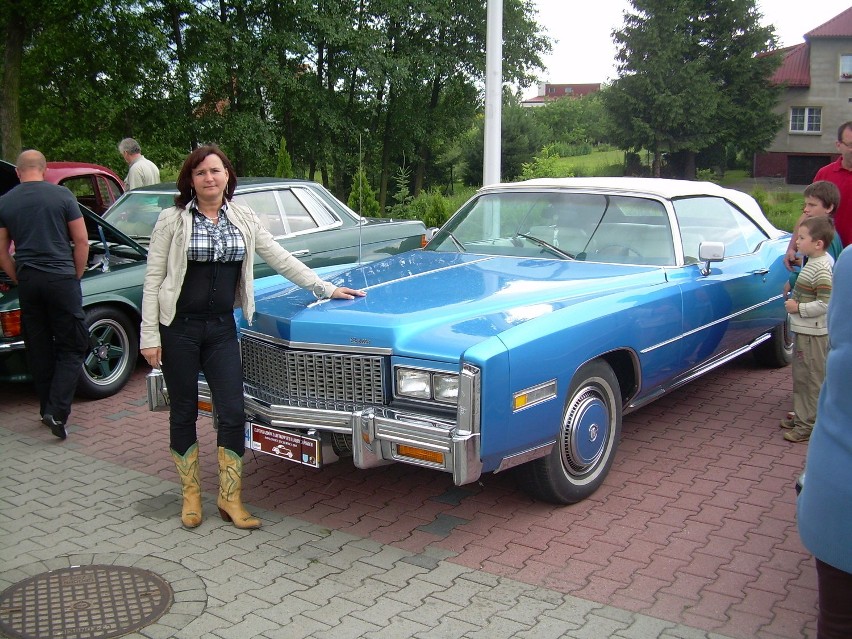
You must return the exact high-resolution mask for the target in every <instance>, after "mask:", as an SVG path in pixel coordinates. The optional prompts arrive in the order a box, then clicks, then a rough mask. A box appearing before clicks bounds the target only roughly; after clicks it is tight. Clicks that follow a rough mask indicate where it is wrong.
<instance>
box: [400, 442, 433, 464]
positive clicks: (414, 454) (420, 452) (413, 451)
mask: <svg viewBox="0 0 852 639" xmlns="http://www.w3.org/2000/svg"><path fill="white" fill-rule="evenodd" d="M396 452H397V454H399V455H402V456H403V457H410V458H411V459H419V460H420V461H427V462H432V463H433V464H441V465H442V466H443V465H444V453H439V452H436V451H434V450H426V449H425V448H415V447H414V446H406V445H404V444H400V445H399V446H397V447H396Z"/></svg>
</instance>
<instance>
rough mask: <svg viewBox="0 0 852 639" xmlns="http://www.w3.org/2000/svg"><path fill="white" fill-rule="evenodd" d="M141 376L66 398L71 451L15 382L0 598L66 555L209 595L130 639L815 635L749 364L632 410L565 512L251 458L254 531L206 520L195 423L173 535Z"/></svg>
mask: <svg viewBox="0 0 852 639" xmlns="http://www.w3.org/2000/svg"><path fill="white" fill-rule="evenodd" d="M145 372H146V371H145V370H144V369H143V368H142V367H140V368H139V369H138V370H137V371H136V373H135V374H134V377H133V379H132V380H131V382H130V383H129V384H128V386H127V387H126V388H125V389H124V390H123V391H122V392H121V393H120V394H118V395H117V396H115V397H112V398H109V399H106V400H100V401H91V402H85V401H79V402H77V403H76V404H75V406H74V411H73V414H72V417H71V421H70V424H69V437H68V439H67V440H66V441H65V442H60V441H59V440H57V439H56V438H54V437H53V436H52V435H51V434H50V433H49V431H48V430H47V429H46V428H44V427H43V426H41V425H40V423H39V422H38V410H37V406H38V403H37V401H36V400H35V397H34V394H33V393H32V390H31V389H30V388H29V387H28V386H27V385H5V386H3V387H2V388H0V442H2V450H3V458H4V464H3V467H2V470H0V590H2V589H3V588H6V587H7V586H9V585H11V584H13V583H16V582H17V581H19V580H20V579H23V578H24V577H23V576H24V575H27V574H34V573H35V572H37V571H38V570H40V569H44V568H45V566H52V567H58V566H64V565H71V564H69V563H68V562H72V561H75V560H78V559H79V557H81V556H82V557H84V558H85V557H92V556H94V555H97V556H98V557H101V558H103V557H107V558H110V561H114V562H116V563H118V562H126V561H128V558H131V559H133V560H134V561H138V560H139V557H140V556H141V557H145V558H146V560H148V561H160V562H166V564H163V565H167V564H169V563H173V564H174V566H175V571H176V572H175V574H182V573H180V571H184V573H186V572H188V573H189V574H190V575H193V576H195V578H197V579H200V581H201V583H202V584H203V588H204V590H205V592H206V597H207V599H206V602H205V605H204V606H203V611H201V612H199V610H198V606H197V605H195V604H194V603H193V604H192V605H188V607H185V609H186V610H188V611H190V612H189V613H187V614H183V613H179V612H177V613H172V614H170V615H167V616H166V617H164V618H163V619H164V620H165V622H163V620H161V622H163V623H158V624H156V625H154V626H149V628H147V629H143V630H141V631H140V634H139V635H138V636H150V637H168V636H174V637H238V636H264V637H288V638H289V637H323V638H326V637H370V638H372V637H376V638H379V637H399V638H402V637H471V638H473V637H489V639H493V638H495V637H504V636H505V637H536V638H539V637H577V638H580V637H610V636H612V637H623V638H634V637H635V638H642V639H645V638H652V637H667V638H668V637H682V638H684V639H686V638H691V637H714V638H721V637H732V638H736V639H746V638H748V639H751V638H753V637H754V638H759V639H793V638H801V637H814V636H815V635H816V632H815V618H816V598H817V593H816V575H815V569H814V565H813V558H812V557H811V556H810V555H809V553H808V552H807V551H806V550H805V549H804V548H803V546H802V544H801V542H800V540H799V538H798V533H797V530H796V523H795V516H796V509H795V490H794V482H795V478H796V477H797V476H798V474H799V473H800V472H801V471H802V468H803V466H804V457H805V452H806V445H804V444H790V443H788V442H785V441H784V440H783V438H782V437H781V434H782V433H781V429H780V428H778V421H779V420H780V419H781V417H783V415H784V413H785V412H786V411H787V410H788V409H789V404H790V397H791V391H792V382H791V378H790V371H789V369H780V370H765V369H759V368H756V367H754V366H753V365H752V364H751V360H750V359H747V358H743V359H741V360H738V361H736V362H734V363H732V364H729V365H728V366H726V367H724V368H722V369H720V370H719V371H717V372H714V373H712V374H711V375H708V376H706V377H704V378H702V379H700V380H698V381H696V382H694V383H692V384H691V385H689V386H687V387H685V388H683V389H681V390H679V391H677V392H676V393H673V394H672V395H670V396H668V397H665V398H663V399H661V400H659V401H657V402H655V403H654V404H651V405H650V406H647V407H645V408H644V409H642V410H640V411H638V412H636V413H633V414H631V415H629V416H627V417H625V421H624V428H623V433H622V442H621V444H620V447H619V452H618V456H617V458H616V460H615V463H614V464H613V467H612V471H611V472H610V474H609V476H608V477H607V480H606V482H605V484H604V486H603V487H602V488H601V489H600V490H599V491H598V492H597V493H596V494H595V495H593V496H592V498H590V499H587V500H586V501H584V502H582V503H579V504H576V505H573V506H568V507H559V506H554V505H551V504H544V503H540V502H536V501H534V500H533V499H531V498H529V497H528V496H527V495H526V494H525V493H523V492H521V491H520V490H519V489H518V488H517V487H516V486H515V483H514V481H513V477H512V475H511V473H506V474H500V475H487V476H485V477H483V478H482V479H481V481H480V482H478V483H476V484H473V485H469V486H460V487H455V486H453V484H452V481H451V478H450V477H449V476H448V475H444V474H438V473H434V472H430V471H426V470H423V469H418V468H413V467H409V466H402V465H394V466H386V467H382V468H378V469H372V470H367V471H363V470H358V469H355V468H354V467H353V466H352V463H351V461H350V460H346V459H344V460H341V461H340V462H339V463H337V464H333V465H330V466H328V467H326V468H324V469H322V470H321V471H316V470H312V469H307V468H304V467H299V466H291V465H288V464H287V463H286V462H283V461H280V460H277V459H275V458H272V457H268V456H263V455H261V456H258V457H256V458H254V456H253V454H252V453H247V455H246V457H245V467H246V477H245V484H244V485H245V492H244V499H245V501H246V502H247V503H248V504H250V506H251V508H253V509H254V510H255V511H257V512H258V513H259V514H260V516H262V518H263V520H264V524H265V525H264V527H263V528H262V529H261V530H259V531H254V532H247V531H238V530H236V529H234V528H233V527H232V526H230V525H228V524H224V522H222V521H221V520H220V519H219V518H218V517H217V516H215V515H216V510H215V490H216V450H215V437H214V433H213V431H212V428H211V427H210V422H209V420H207V419H204V418H202V419H200V420H199V435H200V447H201V468H202V483H203V488H204V491H205V500H204V507H205V516H206V519H205V521H204V523H203V524H202V525H201V527H199V528H197V529H195V530H193V531H187V530H183V529H182V528H181V527H180V521H179V511H180V505H179V500H178V494H179V489H178V486H177V478H176V475H175V471H174V467H173V465H172V462H171V459H170V458H169V455H168V452H167V448H168V437H167V430H168V425H167V415H166V414H165V413H150V412H148V411H147V408H146V406H145V400H144V398H145V389H144V375H145ZM48 569H50V568H48ZM180 581H181V582H184V588H183V590H186V591H187V592H189V591H191V592H192V593H197V592H198V584H197V583H195V582H193V580H192V579H188V578H182V579H181V580H180ZM190 582H192V583H190ZM183 590H179V591H178V592H183ZM192 596H193V597H195V594H193V595H192ZM169 624H171V625H169ZM247 633H250V634H248V635H247Z"/></svg>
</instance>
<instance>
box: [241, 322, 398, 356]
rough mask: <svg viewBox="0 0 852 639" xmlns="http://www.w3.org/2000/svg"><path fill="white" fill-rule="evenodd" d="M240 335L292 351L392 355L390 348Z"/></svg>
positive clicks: (248, 332)
mask: <svg viewBox="0 0 852 639" xmlns="http://www.w3.org/2000/svg"><path fill="white" fill-rule="evenodd" d="M240 335H245V336H246V337H250V338H252V339H256V340H258V341H260V342H268V343H270V344H279V345H282V346H286V347H287V348H292V349H294V350H311V351H331V352H339V351H343V352H345V353H356V354H358V355H393V349H390V348H370V347H366V346H347V345H343V344H313V343H311V342H291V341H290V340H288V339H283V338H281V337H272V336H271V335H267V334H265V333H258V332H257V331H253V330H251V329H248V328H242V329H240Z"/></svg>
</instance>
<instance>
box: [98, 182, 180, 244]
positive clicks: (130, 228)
mask: <svg viewBox="0 0 852 639" xmlns="http://www.w3.org/2000/svg"><path fill="white" fill-rule="evenodd" d="M176 194H177V191H174V192H169V193H166V192H160V193H150V192H145V191H130V192H129V193H127V194H125V196H124V197H123V198H122V199H120V200H119V201H118V202H116V203H115V204H114V205H113V206H112V207H111V208H110V209H109V210H108V211H107V212H106V213H105V214H104V219H105V220H106V221H107V222H109V223H110V224H112V225H113V226H115V227H116V228H117V229H118V230H119V231H122V232H123V233H124V234H125V235H129V236H130V237H132V238H133V239H149V238H150V237H151V231H153V230H154V224H155V223H156V222H157V218H158V217H159V215H160V211H162V210H163V209H167V208H169V207H170V206H174V204H175V195H176Z"/></svg>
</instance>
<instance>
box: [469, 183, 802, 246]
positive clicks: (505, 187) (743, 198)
mask: <svg viewBox="0 0 852 639" xmlns="http://www.w3.org/2000/svg"><path fill="white" fill-rule="evenodd" d="M530 187H532V188H533V189H534V190H541V189H570V190H579V191H583V192H587V193H588V192H593V193H611V194H619V195H642V194H645V195H654V196H657V197H662V198H666V199H674V198H679V197H694V196H700V195H711V196H715V197H723V198H725V199H727V200H729V201H730V202H732V203H733V204H734V205H736V206H737V207H739V208H740V209H742V210H743V211H744V212H745V213H746V214H747V215H748V216H749V217H750V218H751V219H752V220H754V221H755V223H757V224H758V225H760V227H761V228H762V229H763V230H764V231H765V232H766V233H767V235H769V237H772V238H775V237H780V236H782V235H784V234H785V232H784V231H781V230H779V229H777V228H775V227H774V226H773V225H772V224H771V223H770V222H769V220H768V219H766V216H765V215H764V214H763V210H761V208H760V205H759V204H758V203H757V202H756V201H755V199H754V198H753V197H752V196H750V195H749V194H748V193H744V192H743V191H738V190H736V189H727V188H724V187H722V186H719V185H718V184H715V183H713V182H697V181H692V180H670V179H664V178H640V177H581V178H537V179H535V180H525V181H522V182H506V183H502V184H492V185H489V186H484V187H482V188H481V189H480V191H479V192H480V193H493V192H499V191H512V190H527V189H529V188H530Z"/></svg>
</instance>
